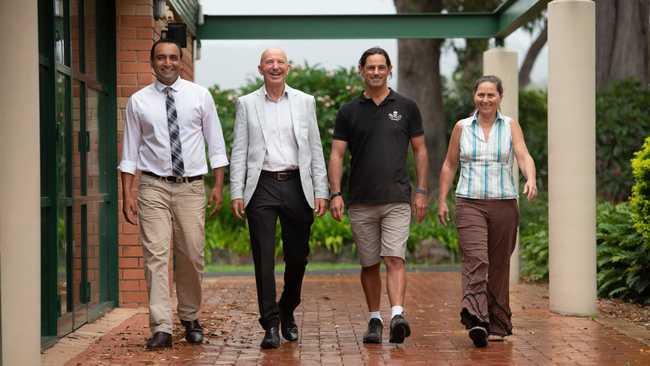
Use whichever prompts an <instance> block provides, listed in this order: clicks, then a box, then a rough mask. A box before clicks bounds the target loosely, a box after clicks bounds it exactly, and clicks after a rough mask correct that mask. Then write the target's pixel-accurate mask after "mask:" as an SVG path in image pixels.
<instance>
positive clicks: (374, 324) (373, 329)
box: [363, 318, 384, 344]
mask: <svg viewBox="0 0 650 366" xmlns="http://www.w3.org/2000/svg"><path fill="white" fill-rule="evenodd" d="M383 329H384V323H382V322H381V320H379V319H377V318H372V319H370V320H369V321H368V330H366V333H365V334H364V335H363V343H375V344H376V343H381V335H382V332H383Z"/></svg>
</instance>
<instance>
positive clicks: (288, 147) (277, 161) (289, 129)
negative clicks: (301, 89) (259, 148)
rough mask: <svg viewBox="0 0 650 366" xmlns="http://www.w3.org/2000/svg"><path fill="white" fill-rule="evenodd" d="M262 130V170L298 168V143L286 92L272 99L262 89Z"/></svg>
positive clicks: (275, 170) (273, 170)
mask: <svg viewBox="0 0 650 366" xmlns="http://www.w3.org/2000/svg"><path fill="white" fill-rule="evenodd" d="M264 96H265V98H264V120H263V121H262V123H264V124H265V126H264V131H266V134H265V137H266V155H265V156H264V163H263V164H262V169H263V170H268V171H272V172H278V171H283V170H293V169H298V144H297V142H296V135H295V133H294V132H293V123H292V121H291V106H290V105H289V96H288V94H287V92H284V94H282V97H280V99H279V100H278V101H273V100H272V99H270V98H269V95H268V94H267V93H266V89H265V90H264Z"/></svg>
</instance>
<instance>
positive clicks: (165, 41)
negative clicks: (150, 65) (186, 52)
mask: <svg viewBox="0 0 650 366" xmlns="http://www.w3.org/2000/svg"><path fill="white" fill-rule="evenodd" d="M161 43H171V44H173V45H176V47H178V52H179V53H180V58H183V49H182V48H181V45H179V44H178V43H176V42H174V41H172V40H171V39H159V40H157V41H156V42H154V43H153V45H152V46H151V51H150V52H149V60H150V61H153V56H154V53H155V51H156V46H158V45H159V44H161Z"/></svg>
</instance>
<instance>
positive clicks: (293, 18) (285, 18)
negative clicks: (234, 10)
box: [198, 13, 498, 40]
mask: <svg viewBox="0 0 650 366" xmlns="http://www.w3.org/2000/svg"><path fill="white" fill-rule="evenodd" d="M497 29H498V19H497V18H496V17H495V16H494V15H493V14H492V13H454V14H439V13H436V14H432V13H427V14H381V15H225V16H217V15H204V24H203V25H202V26H199V29H198V38H199V39H202V40H206V39H222V40H223V39H381V38H428V39H430V38H491V37H493V36H494V34H495V33H496V32H497Z"/></svg>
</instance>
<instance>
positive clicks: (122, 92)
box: [116, 0, 194, 307]
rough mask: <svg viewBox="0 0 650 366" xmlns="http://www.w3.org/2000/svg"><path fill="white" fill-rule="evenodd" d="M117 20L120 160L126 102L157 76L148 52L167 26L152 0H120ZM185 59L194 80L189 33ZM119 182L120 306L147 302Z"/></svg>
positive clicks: (137, 249)
mask: <svg viewBox="0 0 650 366" xmlns="http://www.w3.org/2000/svg"><path fill="white" fill-rule="evenodd" d="M175 19H176V20H175V21H177V22H179V21H181V20H180V18H179V17H178V16H175ZM116 22H117V106H118V114H117V115H118V120H117V131H118V161H119V160H120V159H121V154H122V136H123V132H124V120H125V109H126V103H127V101H128V98H129V96H131V94H133V93H135V92H136V91H138V90H140V89H142V88H143V87H145V86H147V85H149V84H150V83H152V82H153V80H154V77H153V71H152V70H151V66H150V63H149V52H150V49H151V45H152V44H153V42H154V41H155V40H157V39H159V38H160V30H161V29H163V28H164V27H165V26H166V21H154V19H153V4H152V1H151V0H118V2H117V19H116ZM182 61H183V66H184V67H183V72H182V73H181V77H182V78H184V79H187V80H194V57H193V49H192V41H191V38H190V37H188V40H187V48H185V49H183V59H182ZM118 181H119V175H118ZM118 185H119V186H118V198H119V212H118V216H119V227H118V233H119V235H118V245H119V252H118V255H119V288H120V306H123V307H138V306H146V304H147V285H146V282H145V280H144V270H143V266H144V260H143V258H142V246H141V245H140V238H139V235H138V227H137V226H134V225H131V224H129V223H128V222H126V220H124V216H123V215H122V186H121V182H120V183H118ZM170 278H172V277H171V276H170Z"/></svg>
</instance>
